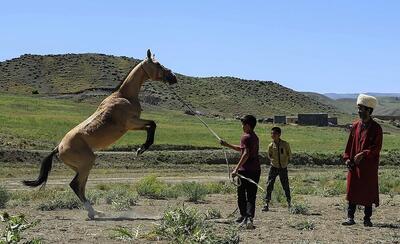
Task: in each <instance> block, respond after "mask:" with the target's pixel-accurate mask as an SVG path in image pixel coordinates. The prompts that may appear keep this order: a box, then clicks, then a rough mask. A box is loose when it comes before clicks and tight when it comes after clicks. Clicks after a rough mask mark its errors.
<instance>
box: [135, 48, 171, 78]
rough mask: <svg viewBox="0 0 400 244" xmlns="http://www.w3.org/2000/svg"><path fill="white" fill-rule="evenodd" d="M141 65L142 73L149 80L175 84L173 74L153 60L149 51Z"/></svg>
mask: <svg viewBox="0 0 400 244" xmlns="http://www.w3.org/2000/svg"><path fill="white" fill-rule="evenodd" d="M142 65H143V66H142V67H143V69H144V71H145V72H146V74H147V75H148V76H149V79H151V80H157V81H164V82H167V83H169V84H175V83H176V82H177V79H176V76H175V74H174V73H173V72H172V71H171V70H170V69H167V68H165V67H164V66H163V65H161V64H160V63H159V62H158V61H157V60H155V58H154V57H153V56H152V54H151V51H150V49H148V50H147V58H146V60H145V61H144V62H143V64H142Z"/></svg>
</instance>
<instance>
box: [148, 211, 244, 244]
mask: <svg viewBox="0 0 400 244" xmlns="http://www.w3.org/2000/svg"><path fill="white" fill-rule="evenodd" d="M152 234H153V235H156V237H157V238H161V239H164V240H167V241H170V242H172V243H239V237H238V235H237V232H236V231H235V230H233V229H231V230H230V231H229V232H228V235H226V236H218V235H216V234H215V232H214V226H213V224H212V223H211V222H207V221H206V219H205V216H204V214H201V213H199V212H198V211H197V210H196V209H194V208H189V207H185V206H182V207H178V208H174V209H169V210H167V211H165V213H164V215H163V218H162V220H161V223H160V224H159V225H157V226H155V227H154V229H153V231H152Z"/></svg>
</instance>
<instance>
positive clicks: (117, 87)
mask: <svg viewBox="0 0 400 244" xmlns="http://www.w3.org/2000/svg"><path fill="white" fill-rule="evenodd" d="M139 64H140V62H139V63H138V64H136V65H134V66H133V68H132V69H134V68H135V67H136V66H137V65H139ZM132 69H130V70H129V71H128V73H127V74H126V75H125V77H124V78H123V79H122V80H121V81H120V82H119V84H118V86H116V87H115V88H114V89H113V91H112V92H116V91H118V90H119V88H121V86H122V84H124V81H125V80H126V78H128V75H129V74H130V73H131V71H132Z"/></svg>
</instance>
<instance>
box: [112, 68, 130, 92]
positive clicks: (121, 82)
mask: <svg viewBox="0 0 400 244" xmlns="http://www.w3.org/2000/svg"><path fill="white" fill-rule="evenodd" d="M130 72H131V71H130V70H129V71H128V74H126V75H125V77H124V78H123V79H122V80H121V81H120V82H119V84H118V86H116V87H115V88H114V89H113V91H112V92H116V91H118V90H119V88H121V86H122V84H124V81H125V80H126V78H128V75H129V73H130Z"/></svg>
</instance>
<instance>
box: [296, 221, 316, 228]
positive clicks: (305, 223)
mask: <svg viewBox="0 0 400 244" xmlns="http://www.w3.org/2000/svg"><path fill="white" fill-rule="evenodd" d="M290 227H292V228H295V229H296V230H314V229H315V224H314V223H313V222H311V221H310V220H304V221H302V222H300V223H296V224H292V225H290Z"/></svg>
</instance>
